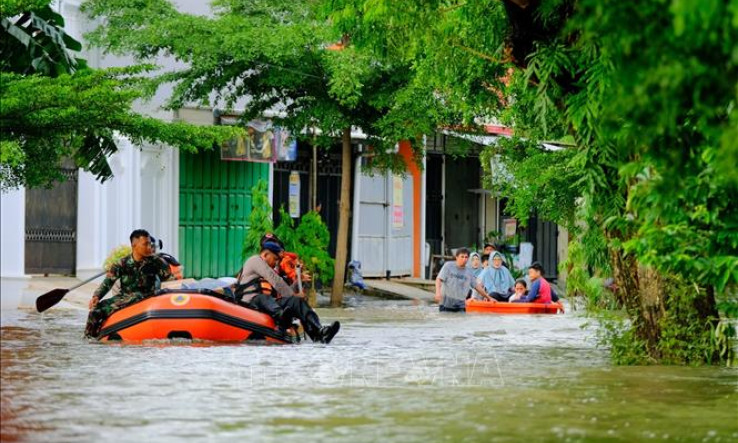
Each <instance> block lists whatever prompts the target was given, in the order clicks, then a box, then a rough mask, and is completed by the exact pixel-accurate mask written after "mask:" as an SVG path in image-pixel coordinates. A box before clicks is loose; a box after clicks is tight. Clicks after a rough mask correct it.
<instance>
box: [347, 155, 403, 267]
mask: <svg viewBox="0 0 738 443" xmlns="http://www.w3.org/2000/svg"><path fill="white" fill-rule="evenodd" d="M359 161H360V160H359ZM356 171H357V172H356V181H355V188H354V226H353V228H354V229H353V231H354V232H353V246H352V248H351V249H352V254H351V256H352V259H353V260H358V261H360V262H361V270H362V273H363V275H364V276H365V277H385V276H387V275H388V272H389V275H391V276H401V275H409V274H410V273H411V270H412V260H413V253H412V232H413V229H412V218H413V213H412V195H413V190H412V181H411V179H410V177H409V176H408V177H405V178H402V177H399V176H394V175H392V174H390V173H375V174H374V175H369V174H365V173H364V172H362V170H361V165H360V164H357V167H356Z"/></svg>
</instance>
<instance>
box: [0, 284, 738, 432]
mask: <svg viewBox="0 0 738 443" xmlns="http://www.w3.org/2000/svg"><path fill="white" fill-rule="evenodd" d="M349 305H350V306H351V307H349V308H345V309H342V310H323V311H319V312H320V313H321V314H322V315H323V316H324V317H325V318H326V319H331V320H332V319H339V320H341V322H342V324H343V325H344V326H343V329H342V330H341V333H340V335H338V336H337V338H336V339H335V341H334V343H333V344H331V345H330V346H323V345H313V344H302V345H298V346H259V345H220V346H219V345H210V344H194V345H193V344H191V343H189V342H186V341H183V342H179V343H174V344H171V343H166V344H164V343H150V344H147V345H135V346H134V345H103V344H97V343H89V342H87V341H86V340H84V339H82V337H81V335H82V328H83V324H84V318H85V312H83V311H80V310H74V309H59V308H55V309H52V310H50V311H48V312H46V313H44V314H43V315H39V314H37V313H35V312H30V311H7V310H5V311H4V312H3V317H2V335H1V336H0V339H1V341H2V355H1V357H2V391H1V392H2V395H1V398H0V400H1V402H2V404H1V406H2V417H1V418H2V441H27V440H45V441H79V440H86V441H91V440H94V441H99V440H102V439H110V440H114V441H120V440H126V441H148V440H171V441H179V440H198V441H199V440H226V439H232V438H237V439H238V440H244V439H246V438H258V439H259V440H262V441H263V440H271V441H285V440H287V441H299V440H305V439H308V440H317V439H321V440H325V439H331V440H339V439H340V440H344V439H350V440H352V441H377V440H379V439H382V440H391V441H407V440H443V439H445V440H450V441H455V440H460V439H467V440H492V439H494V440H499V441H518V440H521V439H522V438H525V439H527V440H532V441H535V440H542V439H564V440H572V441H578V440H603V439H609V440H634V439H636V440H642V439H650V438H654V439H683V440H688V441H692V440H705V441H735V440H736V439H738V392H737V390H736V386H737V385H736V384H737V382H738V373H737V372H736V371H734V370H728V369H720V368H680V367H673V368H672V367H635V368H634V367H625V368H621V367H613V366H611V365H610V363H609V361H608V359H607V353H606V351H603V350H598V349H596V348H595V347H594V343H593V342H594V340H593V339H592V336H591V332H589V331H587V330H583V329H581V328H580V326H581V324H582V323H583V320H582V319H581V318H579V317H577V316H576V315H571V314H566V315H563V316H562V315H558V316H485V315H453V314H451V315H440V314H439V313H438V312H437V311H436V310H435V309H433V308H431V307H424V306H414V305H412V304H411V303H405V302H398V301H376V300H367V299H363V298H360V297H355V298H352V299H351V300H350V303H349Z"/></svg>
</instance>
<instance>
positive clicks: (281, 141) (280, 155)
mask: <svg viewBox="0 0 738 443" xmlns="http://www.w3.org/2000/svg"><path fill="white" fill-rule="evenodd" d="M275 140H276V146H277V161H280V162H293V161H295V160H297V140H295V139H294V138H293V137H292V136H291V135H290V132H289V131H287V130H284V129H278V130H277V131H276V138H275Z"/></svg>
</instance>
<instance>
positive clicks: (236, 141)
mask: <svg viewBox="0 0 738 443" xmlns="http://www.w3.org/2000/svg"><path fill="white" fill-rule="evenodd" d="M274 138H275V137H274V129H273V128H272V122H270V121H268V120H252V121H250V122H248V124H247V125H246V135H243V136H239V137H234V138H232V139H230V140H228V141H226V142H224V143H223V145H222V146H221V149H220V159H221V160H230V161H250V162H273V161H275V150H274V146H275V144H274Z"/></svg>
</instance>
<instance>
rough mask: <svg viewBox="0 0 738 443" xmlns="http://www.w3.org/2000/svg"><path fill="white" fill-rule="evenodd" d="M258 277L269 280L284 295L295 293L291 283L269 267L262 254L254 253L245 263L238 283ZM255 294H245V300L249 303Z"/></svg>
mask: <svg viewBox="0 0 738 443" xmlns="http://www.w3.org/2000/svg"><path fill="white" fill-rule="evenodd" d="M258 277H261V278H263V279H264V280H266V281H268V282H269V284H271V285H272V286H273V287H274V289H276V290H277V292H279V294H280V295H281V296H282V297H287V296H290V295H295V291H293V290H292V288H290V287H289V285H288V284H287V283H286V282H285V281H284V279H282V277H280V276H279V274H277V273H276V272H275V271H274V269H272V268H270V267H269V265H268V264H267V263H266V262H265V261H264V259H263V258H261V256H258V255H254V256H253V257H251V258H249V259H248V260H246V262H245V263H244V264H243V269H241V276H240V278H239V279H238V283H239V284H244V283H248V282H250V281H252V280H254V279H255V278H258ZM254 295H255V294H251V295H248V294H247V295H245V296H244V297H243V301H244V302H245V303H248V302H249V301H251V299H252V298H254Z"/></svg>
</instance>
